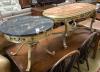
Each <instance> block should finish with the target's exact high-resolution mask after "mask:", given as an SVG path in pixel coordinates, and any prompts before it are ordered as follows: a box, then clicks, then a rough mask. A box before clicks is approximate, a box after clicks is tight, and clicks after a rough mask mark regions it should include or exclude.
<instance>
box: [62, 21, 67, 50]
mask: <svg viewBox="0 0 100 72" xmlns="http://www.w3.org/2000/svg"><path fill="white" fill-rule="evenodd" d="M67 24H68V22H67V21H66V20H65V33H64V38H63V46H64V48H65V49H67V47H68V46H67V41H66V39H67V37H68V28H67Z"/></svg>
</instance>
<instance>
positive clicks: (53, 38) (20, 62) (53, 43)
mask: <svg viewBox="0 0 100 72" xmlns="http://www.w3.org/2000/svg"><path fill="white" fill-rule="evenodd" d="M52 32H64V27H59V28H57V29H55V30H53V31H52ZM89 35H90V31H88V30H84V29H80V30H76V31H75V32H74V33H73V34H72V35H71V36H70V37H69V38H68V39H67V45H68V49H66V50H65V49H64V47H63V35H62V34H55V35H50V36H48V41H47V40H46V39H45V38H44V39H42V40H40V43H39V44H38V45H37V47H36V48H34V47H33V48H32V69H31V70H32V71H31V72H47V71H48V70H49V69H50V68H51V67H52V66H53V64H54V63H55V62H57V61H58V60H59V59H60V58H61V57H62V56H64V55H65V54H67V53H69V52H71V51H73V50H76V49H78V48H79V47H80V46H81V44H82V43H83V41H84V40H85V39H87V38H88V36H89ZM19 45H20V44H16V45H13V46H11V47H10V48H9V49H8V50H7V55H8V56H9V57H10V58H11V59H12V60H13V61H14V63H15V64H16V65H17V67H18V69H19V70H20V72H25V69H26V66H27V49H28V46H27V45H24V46H23V47H22V49H21V50H20V51H19V53H18V54H17V56H12V55H10V52H11V51H12V52H15V51H16V49H17V47H18V46H19ZM46 47H48V49H49V50H50V51H56V54H55V55H49V54H48V53H46V51H45V49H44V48H46Z"/></svg>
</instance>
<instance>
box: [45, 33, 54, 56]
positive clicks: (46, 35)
mask: <svg viewBox="0 0 100 72" xmlns="http://www.w3.org/2000/svg"><path fill="white" fill-rule="evenodd" d="M45 37H46V41H47V42H48V38H47V37H48V34H47V32H45ZM45 51H46V52H47V53H48V54H50V55H55V51H52V52H51V51H49V50H48V47H45Z"/></svg>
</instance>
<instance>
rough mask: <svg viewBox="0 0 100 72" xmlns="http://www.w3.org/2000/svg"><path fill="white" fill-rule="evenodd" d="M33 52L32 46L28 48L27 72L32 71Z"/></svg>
mask: <svg viewBox="0 0 100 72" xmlns="http://www.w3.org/2000/svg"><path fill="white" fill-rule="evenodd" d="M31 52H32V45H29V48H28V64H27V68H26V71H28V72H29V71H30V70H31Z"/></svg>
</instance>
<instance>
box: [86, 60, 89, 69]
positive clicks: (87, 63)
mask: <svg viewBox="0 0 100 72" xmlns="http://www.w3.org/2000/svg"><path fill="white" fill-rule="evenodd" d="M86 65H87V68H88V70H89V62H88V59H86Z"/></svg>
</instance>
